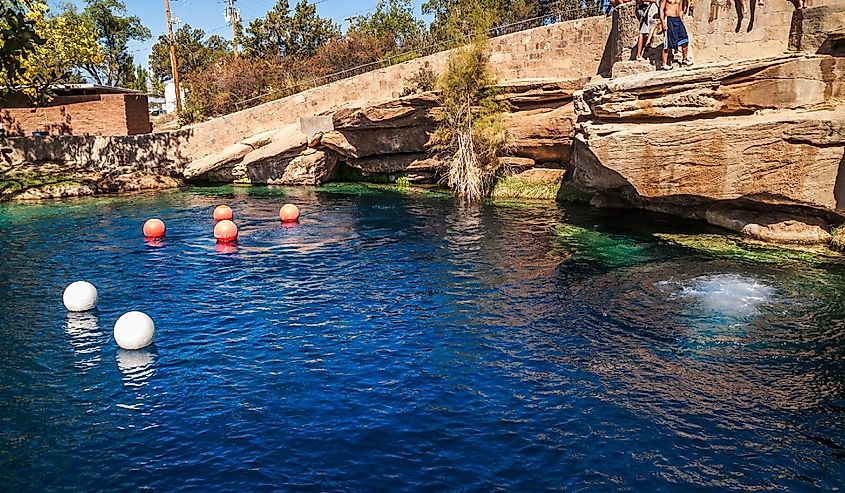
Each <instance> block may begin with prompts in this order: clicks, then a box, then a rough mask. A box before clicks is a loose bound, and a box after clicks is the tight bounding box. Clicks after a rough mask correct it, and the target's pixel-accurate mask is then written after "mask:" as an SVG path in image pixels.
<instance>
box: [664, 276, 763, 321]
mask: <svg viewBox="0 0 845 493" xmlns="http://www.w3.org/2000/svg"><path fill="white" fill-rule="evenodd" d="M661 284H671V283H669V282H665V281H664V283H661ZM677 285H678V286H679V287H680V290H679V292H678V293H677V296H679V297H683V298H693V299H695V300H697V301H698V302H699V303H700V304H701V305H703V306H705V307H707V308H709V309H711V310H713V311H715V312H719V313H721V314H724V315H728V316H741V317H742V316H752V315H757V314H758V313H759V308H760V306H762V305H763V304H765V303H767V302H769V301H770V300H771V299H772V297H773V296H774V295H775V293H776V292H777V290H776V289H775V288H773V287H771V286H768V285H766V284H764V283H762V282H760V281H759V280H757V279H754V278H751V277H745V276H740V275H737V274H717V275H710V276H700V277H696V278H693V279H690V280H689V281H685V282H680V283H677Z"/></svg>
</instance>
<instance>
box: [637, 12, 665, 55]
mask: <svg viewBox="0 0 845 493" xmlns="http://www.w3.org/2000/svg"><path fill="white" fill-rule="evenodd" d="M657 2H658V0H637V19H639V21H640V34H639V37H638V38H637V60H638V61H644V60H645V58H643V53H644V52H645V50H646V49H647V48H648V44H649V43H650V42H651V38H652V37H653V36H654V32H655V31H656V30H657V21H658V19H659V17H660V15H659V14H658V12H657V11H658V10H659V9H658V8H657V5H656V4H657Z"/></svg>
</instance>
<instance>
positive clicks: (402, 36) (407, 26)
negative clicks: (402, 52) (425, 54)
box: [350, 0, 424, 49]
mask: <svg viewBox="0 0 845 493" xmlns="http://www.w3.org/2000/svg"><path fill="white" fill-rule="evenodd" d="M423 28H424V24H423V22H422V21H421V20H419V19H417V18H416V17H414V9H413V7H412V6H411V0H379V2H378V3H377V4H376V9H375V11H374V12H373V13H372V14H369V15H366V16H361V17H358V18H357V19H355V21H354V22H353V23H352V26H350V31H353V32H361V33H365V34H368V35H370V36H373V37H375V38H380V39H390V40H391V43H392V44H393V48H394V49H404V48H407V47H409V46H410V45H411V44H412V43H414V41H416V40H417V39H418V38H419V37H420V35H421V34H422V32H423Z"/></svg>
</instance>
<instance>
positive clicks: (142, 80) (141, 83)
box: [130, 65, 150, 93]
mask: <svg viewBox="0 0 845 493" xmlns="http://www.w3.org/2000/svg"><path fill="white" fill-rule="evenodd" d="M149 80H150V73H149V72H148V71H147V69H145V68H144V67H142V66H141V65H137V66H136V67H135V85H134V86H132V87H131V88H130V89H135V90H136V91H141V92H143V93H146V92H149V89H148V86H147V81H149Z"/></svg>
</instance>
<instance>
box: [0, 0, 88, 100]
mask: <svg viewBox="0 0 845 493" xmlns="http://www.w3.org/2000/svg"><path fill="white" fill-rule="evenodd" d="M28 4H29V6H28V7H27V11H26V18H27V19H28V20H29V21H30V22H31V25H32V26H34V32H35V34H36V35H37V36H38V38H39V39H41V40H42V41H43V43H41V44H38V45H35V46H34V48H33V49H32V50H31V51H30V52H29V54H28V56H26V57H25V58H23V57H21V58H19V61H18V65H19V67H20V69H21V70H20V71H18V72H17V73H16V74H15V75H12V74H10V73H9V72H6V71H0V84H3V85H5V86H8V87H13V88H21V90H22V91H23V93H24V94H26V95H27V96H29V97H30V98H31V99H33V100H35V101H36V102H41V101H45V100H47V99H49V97H50V92H49V87H50V86H52V85H54V84H59V83H72V82H78V81H79V80H80V79H81V77H80V76H79V73H78V72H77V67H79V66H81V65H84V64H88V63H99V62H100V61H101V60H102V57H103V55H102V52H101V51H100V47H99V46H98V45H97V42H96V38H95V34H94V28H93V26H92V25H90V24H89V23H87V22H86V21H85V19H84V18H82V17H81V16H79V15H78V13H77V12H76V11H75V9H74V8H73V7H72V6H68V7H67V8H66V9H65V11H64V12H62V13H61V14H60V15H48V7H47V3H46V2H43V1H39V2H28Z"/></svg>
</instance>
